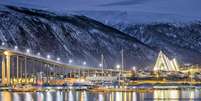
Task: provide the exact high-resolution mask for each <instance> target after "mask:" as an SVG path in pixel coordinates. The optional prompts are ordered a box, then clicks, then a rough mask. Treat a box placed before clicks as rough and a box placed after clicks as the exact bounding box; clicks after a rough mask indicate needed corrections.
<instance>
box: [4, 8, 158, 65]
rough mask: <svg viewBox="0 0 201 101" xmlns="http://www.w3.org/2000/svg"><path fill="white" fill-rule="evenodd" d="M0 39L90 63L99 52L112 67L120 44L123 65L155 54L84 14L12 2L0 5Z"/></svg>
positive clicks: (148, 61)
mask: <svg viewBox="0 0 201 101" xmlns="http://www.w3.org/2000/svg"><path fill="white" fill-rule="evenodd" d="M0 41H1V42H5V43H7V45H8V47H14V46H15V45H17V46H19V49H21V50H22V51H23V50H25V49H26V48H30V49H31V50H32V53H33V54H36V53H37V52H40V53H41V54H42V55H43V56H46V55H47V54H51V55H52V58H53V59H54V58H57V57H61V59H62V61H64V62H67V61H68V59H70V58H71V59H73V60H74V63H76V64H81V62H83V61H86V62H87V64H88V65H90V66H98V64H99V63H100V56H101V54H102V53H103V54H104V55H105V59H106V60H105V62H106V64H107V66H108V67H114V65H116V64H118V63H120V51H121V49H122V48H123V49H124V55H125V61H126V62H125V64H126V67H131V66H133V65H136V66H150V65H152V64H153V62H154V59H155V58H156V55H157V51H155V50H154V49H152V48H151V47H149V46H148V45H146V44H144V43H142V42H141V41H139V40H137V39H136V38H134V37H132V36H130V35H128V34H125V33H123V32H121V31H119V30H117V29H115V28H112V27H110V26H107V25H104V24H102V23H100V22H98V21H95V20H93V19H90V18H88V17H85V16H77V15H68V16H61V15H58V14H55V13H52V12H47V11H42V10H35V9H27V8H22V7H15V6H5V7H1V8H0Z"/></svg>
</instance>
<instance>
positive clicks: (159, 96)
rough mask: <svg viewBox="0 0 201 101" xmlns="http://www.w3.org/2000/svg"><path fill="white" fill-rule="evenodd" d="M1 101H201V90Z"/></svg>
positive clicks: (3, 100)
mask: <svg viewBox="0 0 201 101" xmlns="http://www.w3.org/2000/svg"><path fill="white" fill-rule="evenodd" d="M0 101H201V89H183V90H170V89H169V90H154V91H152V92H144V93H140V92H108V93H98V92H87V91H65V92H63V91H48V92H27V93H21V92H8V91H2V92H0Z"/></svg>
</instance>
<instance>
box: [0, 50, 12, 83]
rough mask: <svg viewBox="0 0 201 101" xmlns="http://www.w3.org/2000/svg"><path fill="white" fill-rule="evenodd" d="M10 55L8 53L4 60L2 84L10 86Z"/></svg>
mask: <svg viewBox="0 0 201 101" xmlns="http://www.w3.org/2000/svg"><path fill="white" fill-rule="evenodd" d="M10 65H11V64H10V55H9V54H8V53H7V52H6V53H5V56H3V58H2V71H1V72H2V84H3V85H10Z"/></svg>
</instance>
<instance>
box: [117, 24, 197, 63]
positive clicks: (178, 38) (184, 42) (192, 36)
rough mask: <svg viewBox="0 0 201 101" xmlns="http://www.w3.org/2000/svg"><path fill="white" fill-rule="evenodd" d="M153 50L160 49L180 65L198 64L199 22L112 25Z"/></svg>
mask: <svg viewBox="0 0 201 101" xmlns="http://www.w3.org/2000/svg"><path fill="white" fill-rule="evenodd" d="M113 27H115V28H117V29H119V30H120V31H122V32H124V33H127V34H128V35H130V36H132V37H135V38H137V39H138V40H140V41H141V42H143V43H144V44H146V45H148V46H150V47H152V48H153V49H160V50H162V51H163V52H165V53H166V54H167V55H168V56H170V57H172V58H176V59H178V60H179V61H180V63H182V64H200V61H201V60H200V59H201V58H200V56H201V22H200V21H198V22H194V23H188V24H186V23H183V24H182V23H180V24H174V23H152V24H132V25H122V24H118V25H114V26H113Z"/></svg>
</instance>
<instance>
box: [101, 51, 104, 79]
mask: <svg viewBox="0 0 201 101" xmlns="http://www.w3.org/2000/svg"><path fill="white" fill-rule="evenodd" d="M103 61H104V56H103V54H101V68H102V76H103V75H104V72H103V69H104V68H103V67H104V63H103Z"/></svg>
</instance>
